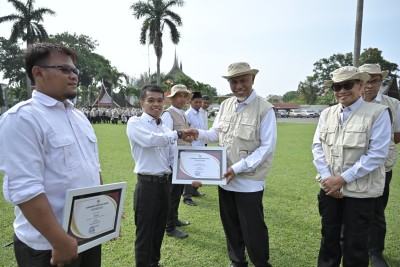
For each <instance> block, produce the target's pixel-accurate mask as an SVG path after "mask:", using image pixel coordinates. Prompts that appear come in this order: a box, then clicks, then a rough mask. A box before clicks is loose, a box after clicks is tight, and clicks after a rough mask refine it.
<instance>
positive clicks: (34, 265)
mask: <svg viewBox="0 0 400 267" xmlns="http://www.w3.org/2000/svg"><path fill="white" fill-rule="evenodd" d="M14 253H15V259H16V260H17V263H18V266H19V267H50V266H55V265H50V259H51V250H35V249H33V248H31V247H29V246H28V245H26V244H25V243H23V242H22V241H21V240H19V239H18V237H17V236H16V235H14ZM64 266H65V267H86V266H88V267H100V266H101V245H99V246H96V247H93V248H91V249H88V250H86V251H84V252H81V253H79V256H78V259H76V260H74V261H73V262H71V263H70V264H68V265H64Z"/></svg>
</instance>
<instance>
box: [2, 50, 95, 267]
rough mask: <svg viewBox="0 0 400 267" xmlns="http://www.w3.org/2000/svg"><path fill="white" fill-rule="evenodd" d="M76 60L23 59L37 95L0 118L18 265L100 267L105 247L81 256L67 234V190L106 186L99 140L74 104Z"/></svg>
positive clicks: (33, 55) (42, 53) (32, 53)
mask: <svg viewBox="0 0 400 267" xmlns="http://www.w3.org/2000/svg"><path fill="white" fill-rule="evenodd" d="M76 59H77V56H76V54H75V52H74V51H72V50H71V49H69V48H67V47H65V46H61V45H58V44H49V43H36V44H33V45H31V46H29V47H28V49H27V51H26V52H25V55H24V61H25V69H26V72H27V75H28V76H29V78H30V79H31V81H32V82H35V84H36V90H34V91H33V93H32V98H31V99H29V100H27V101H24V102H20V103H18V104H17V105H15V106H14V107H12V108H11V109H9V110H8V111H7V113H5V114H4V115H3V116H2V117H1V119H0V136H1V138H0V147H1V149H0V172H2V173H4V174H5V176H4V180H3V194H4V197H5V199H6V200H7V201H8V202H10V203H11V204H12V205H14V206H15V216H16V218H15V221H14V251H15V257H16V261H17V264H18V266H54V265H56V266H64V265H67V264H68V266H74V267H75V266H91V267H96V266H101V246H100V245H99V246H95V247H93V248H91V249H89V250H86V251H84V252H82V253H79V254H78V253H77V248H78V242H77V240H76V238H75V237H72V236H71V235H69V234H68V233H67V232H66V231H65V230H64V229H63V227H62V225H61V224H62V219H63V210H64V205H65V195H66V191H67V190H68V189H75V188H82V187H92V186H98V185H100V184H101V183H102V181H101V174H100V163H99V158H98V149H97V138H96V135H95V133H94V130H93V128H92V126H91V124H90V123H89V121H88V119H87V118H86V116H85V115H84V114H83V113H82V112H81V111H79V110H78V109H75V108H74V104H73V103H72V102H71V100H72V99H73V98H75V97H76V94H77V84H78V76H77V75H78V74H79V71H78V70H77V69H76V68H75V66H74V63H75V62H76Z"/></svg>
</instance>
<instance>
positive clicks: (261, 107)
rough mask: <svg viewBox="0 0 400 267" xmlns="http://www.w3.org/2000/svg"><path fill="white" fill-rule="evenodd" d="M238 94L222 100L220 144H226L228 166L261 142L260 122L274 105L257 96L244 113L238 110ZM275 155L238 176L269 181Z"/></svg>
mask: <svg viewBox="0 0 400 267" xmlns="http://www.w3.org/2000/svg"><path fill="white" fill-rule="evenodd" d="M235 103H236V97H232V98H229V99H227V100H225V101H224V102H222V104H221V107H220V111H219V114H220V117H219V121H218V131H219V145H220V146H223V147H226V154H227V164H228V167H229V166H232V165H233V164H234V163H236V162H238V161H240V160H241V159H243V158H246V157H247V156H248V155H250V154H251V153H253V151H254V150H256V149H257V148H258V147H259V146H260V145H261V140H260V124H261V120H262V118H263V117H264V115H265V114H266V113H267V112H268V110H269V109H271V108H272V105H271V104H270V103H268V102H267V101H265V100H264V99H263V98H261V97H259V96H256V98H255V99H254V100H253V101H251V102H250V103H249V104H248V105H247V106H246V107H245V108H244V109H243V110H242V111H241V112H240V113H237V112H236V105H235ZM272 158H273V155H270V156H269V157H268V158H267V159H266V160H265V161H264V162H262V163H261V164H260V165H259V166H258V167H257V169H256V170H255V171H254V172H245V173H239V174H237V175H236V176H235V177H237V178H242V179H250V180H258V181H262V180H265V178H266V176H267V174H268V172H269V170H270V169H271V164H272Z"/></svg>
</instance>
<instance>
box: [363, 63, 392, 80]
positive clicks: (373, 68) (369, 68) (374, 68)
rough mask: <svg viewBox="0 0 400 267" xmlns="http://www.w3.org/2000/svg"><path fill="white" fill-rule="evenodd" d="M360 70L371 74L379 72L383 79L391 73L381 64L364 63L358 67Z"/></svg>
mask: <svg viewBox="0 0 400 267" xmlns="http://www.w3.org/2000/svg"><path fill="white" fill-rule="evenodd" d="M358 69H359V70H360V72H366V73H368V74H369V75H371V74H378V75H381V76H382V80H383V79H385V78H386V76H387V75H388V74H389V71H387V70H384V71H382V70H381V66H380V65H379V64H364V65H362V66H361V67H359V68H358Z"/></svg>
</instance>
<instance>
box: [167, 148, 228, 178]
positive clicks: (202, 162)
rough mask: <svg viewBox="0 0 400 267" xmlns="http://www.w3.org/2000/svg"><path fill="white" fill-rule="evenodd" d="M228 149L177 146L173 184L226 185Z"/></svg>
mask: <svg viewBox="0 0 400 267" xmlns="http://www.w3.org/2000/svg"><path fill="white" fill-rule="evenodd" d="M225 172H226V149H225V147H210V146H206V147H203V146H196V147H193V146H177V147H176V150H175V156H174V166H173V171H172V183H173V184H191V183H192V182H193V181H200V182H201V183H202V184H203V185H207V184H209V185H210V184H214V185H226V178H225V177H224V176H223V175H224V173H225Z"/></svg>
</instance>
